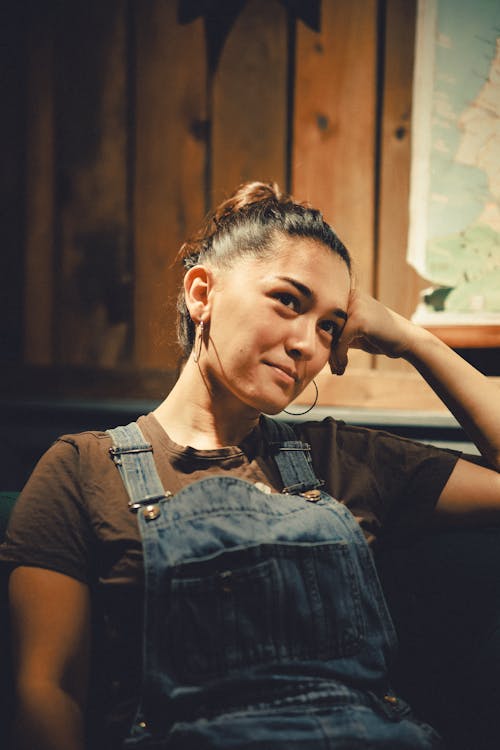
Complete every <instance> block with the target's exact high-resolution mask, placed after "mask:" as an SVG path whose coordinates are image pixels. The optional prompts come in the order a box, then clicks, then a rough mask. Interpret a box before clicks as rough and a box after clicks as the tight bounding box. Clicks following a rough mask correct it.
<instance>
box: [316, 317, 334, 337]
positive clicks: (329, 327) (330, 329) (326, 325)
mask: <svg viewBox="0 0 500 750" xmlns="http://www.w3.org/2000/svg"><path fill="white" fill-rule="evenodd" d="M319 327H320V328H321V330H322V331H326V333H329V334H330V336H331V337H332V338H335V337H336V336H337V333H338V327H337V324H336V323H335V322H334V321H333V320H322V321H321V323H320V324H319Z"/></svg>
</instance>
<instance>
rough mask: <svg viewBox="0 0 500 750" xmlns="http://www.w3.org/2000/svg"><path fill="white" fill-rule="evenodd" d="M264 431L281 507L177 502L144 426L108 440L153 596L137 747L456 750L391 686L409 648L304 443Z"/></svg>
mask: <svg viewBox="0 0 500 750" xmlns="http://www.w3.org/2000/svg"><path fill="white" fill-rule="evenodd" d="M263 429H264V432H265V434H266V435H267V443H268V447H269V450H270V452H271V455H273V457H274V459H275V461H276V464H277V466H278V469H279V471H280V473H281V477H282V481H283V485H284V490H283V491H282V493H281V494H278V493H275V492H272V493H271V491H270V490H269V489H268V488H266V487H265V486H264V485H254V484H251V483H249V482H247V481H245V480H242V479H238V478H234V477H230V476H220V477H218V476H216V477H208V478H206V479H203V480H201V481H198V482H195V483H193V484H191V485H189V486H187V487H185V488H184V489H182V490H181V491H180V492H178V493H177V494H176V495H175V496H172V494H171V493H169V492H166V491H165V490H164V488H163V486H162V484H161V482H160V479H159V476H158V474H157V471H156V468H155V466H154V461H153V456H152V448H151V446H150V445H149V444H147V443H146V442H145V439H144V437H143V435H142V433H141V431H140V429H139V428H138V426H137V424H135V423H133V424H131V425H128V427H118V428H116V429H114V430H109V434H110V435H111V437H112V440H113V443H114V447H113V448H111V449H110V452H111V454H112V457H113V459H114V461H115V463H116V464H117V466H118V468H119V470H120V473H121V476H122V478H123V480H124V483H125V486H126V488H127V491H128V493H129V497H130V502H129V506H130V508H131V509H132V510H135V511H137V513H138V520H139V527H140V531H141V535H142V541H143V548H144V566H145V581H146V600H145V624H144V651H143V658H144V666H143V688H142V697H141V703H140V706H139V709H138V712H137V716H136V720H135V722H134V725H133V727H132V729H131V732H130V735H129V737H128V738H127V740H126V741H125V745H124V747H126V748H127V749H128V748H140V749H141V750H142V749H143V748H144V750H146V749H147V750H204V749H205V748H207V749H208V748H221V749H223V748H231V750H236V749H237V750H242V749H243V748H259V749H261V750H275V749H276V750H278V749H279V750H285V749H286V750H299V749H300V750H313V749H314V750H330V748H331V749H332V750H333V749H335V750H347V749H349V750H356V748H363V749H364V750H366V748H383V749H384V750H388V749H389V748H397V750H405V749H406V748H412V749H416V748H419V749H420V748H422V749H423V748H442V747H443V745H442V743H441V740H440V739H439V737H438V736H437V734H436V733H435V732H434V730H433V729H431V728H430V727H429V726H427V725H425V724H422V723H421V722H418V721H417V720H416V719H415V718H414V717H413V715H412V714H411V712H410V710H409V709H408V707H407V705H406V704H405V703H404V702H403V701H402V700H401V699H399V698H397V697H396V696H395V695H394V694H393V693H392V692H391V690H390V687H389V685H388V681H387V680H388V678H387V674H388V669H389V665H390V662H391V660H392V658H393V656H394V651H395V647H396V638H395V633H394V629H393V625H392V622H391V619H390V616H389V614H388V611H387V607H386V604H385V600H384V596H383V593H382V590H381V587H380V583H379V581H378V577H377V574H376V571H375V568H374V564H373V560H372V555H371V552H370V550H369V548H368V545H367V543H366V541H365V539H364V536H363V533H362V531H361V529H360V527H359V525H358V524H357V522H356V521H355V519H354V517H353V516H352V514H351V513H350V512H349V511H348V510H347V508H345V507H344V506H343V505H342V504H341V503H339V502H337V501H336V500H334V499H332V498H331V497H330V496H329V495H327V494H326V493H325V492H324V491H323V490H322V489H321V486H322V482H321V481H320V480H318V479H317V478H316V476H315V474H314V472H313V469H312V463H311V459H310V448H309V446H308V445H307V444H305V443H302V442H300V441H297V440H296V436H295V433H294V432H293V430H292V428H291V427H290V426H288V425H285V424H283V423H280V422H276V421H274V420H271V419H268V418H265V419H264V420H263ZM266 490H267V491H266Z"/></svg>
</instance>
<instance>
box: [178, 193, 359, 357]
mask: <svg viewBox="0 0 500 750" xmlns="http://www.w3.org/2000/svg"><path fill="white" fill-rule="evenodd" d="M280 235H281V236H289V237H303V238H307V239H312V240H315V241H316V242H321V244H323V245H325V246H326V247H329V248H330V250H331V251H332V252H334V253H335V254H336V255H338V256H339V257H340V258H342V260H343V261H344V262H345V264H346V266H347V268H348V269H349V271H351V258H350V256H349V252H348V250H347V249H346V248H345V247H344V245H343V244H342V242H341V241H340V240H339V238H338V237H337V235H336V234H335V232H334V231H333V229H332V228H331V227H330V225H329V224H327V222H326V221H325V220H324V219H323V216H322V215H321V213H320V211H317V210H316V209H314V208H310V207H309V206H308V205H306V204H303V203H296V202H295V201H294V200H293V198H292V197H291V196H290V195H288V194H286V193H282V192H281V190H280V189H279V187H278V185H277V184H276V183H264V182H246V183H243V184H242V185H240V186H239V187H238V188H237V189H236V191H235V192H234V193H233V195H231V196H230V197H229V198H227V199H226V200H224V201H223V202H222V203H221V204H220V205H219V206H217V208H216V209H215V210H214V211H213V212H212V213H211V214H209V216H208V218H207V219H206V221H205V223H204V224H203V225H202V227H201V228H200V229H199V230H198V232H197V233H196V234H195V235H194V236H193V237H192V238H191V239H189V240H188V241H187V242H185V243H184V244H183V245H182V247H181V249H180V251H179V258H180V259H181V261H182V263H183V265H184V268H185V269H186V270H188V269H190V268H192V267H193V266H195V265H197V264H198V263H205V262H207V263H209V264H210V265H212V266H215V267H216V268H230V267H231V266H232V265H233V264H234V263H235V262H236V261H237V260H238V259H239V258H244V257H269V256H270V255H271V254H272V253H274V252H275V251H276V244H275V240H276V239H277V238H278V237H279V236H280ZM177 335H178V339H179V343H180V345H181V347H182V349H183V354H184V356H185V357H188V356H189V353H190V351H191V349H192V348H193V344H194V340H195V325H194V323H193V321H192V320H191V317H190V315H189V312H188V310H187V307H186V302H185V299H184V289H183V288H181V290H180V293H179V297H178V300H177Z"/></svg>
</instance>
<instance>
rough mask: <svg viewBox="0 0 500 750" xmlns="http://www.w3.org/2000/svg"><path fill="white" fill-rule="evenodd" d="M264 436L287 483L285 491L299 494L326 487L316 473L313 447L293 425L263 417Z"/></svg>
mask: <svg viewBox="0 0 500 750" xmlns="http://www.w3.org/2000/svg"><path fill="white" fill-rule="evenodd" d="M262 424H263V428H264V430H263V431H264V435H266V438H267V444H268V446H269V449H270V451H271V454H272V456H273V458H274V460H275V462H276V465H277V467H278V470H279V472H280V474H281V480H282V482H283V492H285V493H287V494H290V495H295V494H301V493H304V492H308V491H310V490H317V489H318V488H319V487H322V486H323V485H324V481H323V480H321V479H318V478H317V476H316V474H315V473H314V469H313V465H312V459H311V446H310V445H309V443H303V442H302V441H301V440H297V436H296V434H295V432H294V429H293V427H292V426H291V425H289V424H287V423H286V422H281V421H278V420H275V419H271V418H270V417H262Z"/></svg>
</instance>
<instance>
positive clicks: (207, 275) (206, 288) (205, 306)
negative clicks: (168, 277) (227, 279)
mask: <svg viewBox="0 0 500 750" xmlns="http://www.w3.org/2000/svg"><path fill="white" fill-rule="evenodd" d="M212 288H213V273H212V271H211V270H210V269H209V268H207V267H206V266H203V265H201V264H200V265H196V266H193V267H192V268H190V269H189V271H187V273H186V274H185V276H184V295H185V298H186V307H187V309H188V311H189V315H190V316H191V319H192V320H193V321H194V322H195V323H199V322H200V321H201V320H203V321H204V322H206V321H207V320H208V319H209V317H210V297H211V294H210V292H211V291H212Z"/></svg>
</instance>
